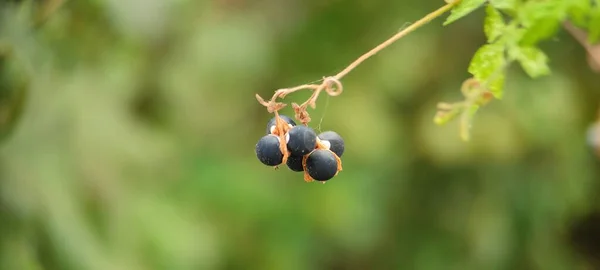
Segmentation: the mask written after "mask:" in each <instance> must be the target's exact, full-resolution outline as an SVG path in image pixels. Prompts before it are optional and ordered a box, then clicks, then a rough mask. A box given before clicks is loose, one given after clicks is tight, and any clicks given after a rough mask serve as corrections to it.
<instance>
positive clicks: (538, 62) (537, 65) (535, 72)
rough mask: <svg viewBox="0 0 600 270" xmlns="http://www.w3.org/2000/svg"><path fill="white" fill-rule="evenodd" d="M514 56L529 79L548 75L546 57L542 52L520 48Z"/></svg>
mask: <svg viewBox="0 0 600 270" xmlns="http://www.w3.org/2000/svg"><path fill="white" fill-rule="evenodd" d="M514 55H515V57H516V59H517V60H518V61H519V63H520V64H521V67H523V70H525V72H526V73H527V75H529V77H531V78H536V77H540V76H543V75H548V74H550V67H548V56H546V54H545V53H544V52H543V51H542V50H540V49H538V48H536V47H520V48H519V49H517V50H515V52H514Z"/></svg>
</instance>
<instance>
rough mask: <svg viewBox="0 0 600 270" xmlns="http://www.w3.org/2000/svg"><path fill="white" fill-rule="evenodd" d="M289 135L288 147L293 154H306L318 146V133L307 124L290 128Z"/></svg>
mask: <svg viewBox="0 0 600 270" xmlns="http://www.w3.org/2000/svg"><path fill="white" fill-rule="evenodd" d="M288 135H289V140H288V142H287V147H288V150H289V151H290V154H291V155H294V156H303V155H306V154H308V153H310V152H311V151H312V150H315V147H316V146H317V134H316V133H315V131H314V130H312V128H309V127H307V126H295V127H293V128H292V129H290V131H289V132H288Z"/></svg>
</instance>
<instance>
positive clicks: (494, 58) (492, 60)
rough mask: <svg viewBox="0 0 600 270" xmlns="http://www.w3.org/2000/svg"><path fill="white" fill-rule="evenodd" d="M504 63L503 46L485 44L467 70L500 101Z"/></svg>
mask: <svg viewBox="0 0 600 270" xmlns="http://www.w3.org/2000/svg"><path fill="white" fill-rule="evenodd" d="M505 63H506V59H505V56H504V45H502V44H487V45H483V46H482V47H481V48H479V50H477V52H476V53H475V55H474V56H473V58H472V59H471V64H470V65H469V69H468V70H469V73H471V74H472V75H473V77H474V78H475V79H476V80H478V81H479V82H481V83H482V84H483V85H485V86H486V88H487V89H488V90H489V91H490V92H492V94H494V97H496V98H497V99H501V98H502V91H503V86H504V77H505V76H504V64H505Z"/></svg>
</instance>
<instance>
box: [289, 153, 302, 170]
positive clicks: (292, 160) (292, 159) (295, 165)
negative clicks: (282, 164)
mask: <svg viewBox="0 0 600 270" xmlns="http://www.w3.org/2000/svg"><path fill="white" fill-rule="evenodd" d="M303 158H304V157H303V156H289V157H288V160H287V166H288V168H290V170H292V171H295V172H302V171H304V166H302V159H303Z"/></svg>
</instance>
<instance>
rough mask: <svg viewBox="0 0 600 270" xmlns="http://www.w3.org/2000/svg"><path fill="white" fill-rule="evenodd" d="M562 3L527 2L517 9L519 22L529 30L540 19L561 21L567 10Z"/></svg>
mask: <svg viewBox="0 0 600 270" xmlns="http://www.w3.org/2000/svg"><path fill="white" fill-rule="evenodd" d="M564 3H565V2H564V0H544V1H527V2H525V4H524V5H522V6H521V7H519V9H518V18H519V22H520V23H521V25H522V26H524V27H527V28H529V27H532V26H533V25H534V24H536V23H537V22H538V21H539V20H542V19H547V18H553V19H555V20H558V21H562V20H564V19H565V16H566V15H567V8H568V5H566V4H564ZM567 3H569V2H567Z"/></svg>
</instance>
